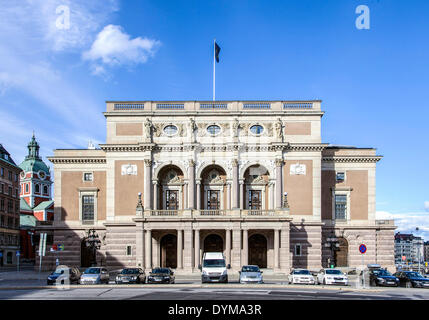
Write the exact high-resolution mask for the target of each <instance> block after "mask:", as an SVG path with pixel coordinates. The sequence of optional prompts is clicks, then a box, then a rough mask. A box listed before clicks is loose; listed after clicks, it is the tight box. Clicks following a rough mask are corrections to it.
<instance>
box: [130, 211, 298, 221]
mask: <svg viewBox="0 0 429 320" xmlns="http://www.w3.org/2000/svg"><path fill="white" fill-rule="evenodd" d="M137 218H144V219H150V220H158V219H159V220H166V219H167V220H169V219H170V220H171V219H174V220H175V219H201V220H208V219H210V220H212V219H213V220H222V219H232V218H234V219H270V218H274V219H276V218H290V211H289V208H283V209H277V210H242V209H235V210H234V209H232V210H192V209H188V210H144V212H143V214H142V215H137Z"/></svg>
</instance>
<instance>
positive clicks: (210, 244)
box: [204, 234, 223, 252]
mask: <svg viewBox="0 0 429 320" xmlns="http://www.w3.org/2000/svg"><path fill="white" fill-rule="evenodd" d="M204 252H223V239H222V237H221V236H219V235H217V234H210V235H208V236H207V237H206V238H205V239H204Z"/></svg>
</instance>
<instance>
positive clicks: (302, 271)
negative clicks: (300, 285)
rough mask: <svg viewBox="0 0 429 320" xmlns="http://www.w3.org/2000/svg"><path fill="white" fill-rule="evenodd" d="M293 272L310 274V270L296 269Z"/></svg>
mask: <svg viewBox="0 0 429 320" xmlns="http://www.w3.org/2000/svg"><path fill="white" fill-rule="evenodd" d="M293 274H310V271H308V270H294V272H293Z"/></svg>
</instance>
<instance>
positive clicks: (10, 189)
mask: <svg viewBox="0 0 429 320" xmlns="http://www.w3.org/2000/svg"><path fill="white" fill-rule="evenodd" d="M9 195H10V196H11V197H12V196H13V195H12V187H9Z"/></svg>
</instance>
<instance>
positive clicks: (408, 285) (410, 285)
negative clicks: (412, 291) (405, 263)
mask: <svg viewBox="0 0 429 320" xmlns="http://www.w3.org/2000/svg"><path fill="white" fill-rule="evenodd" d="M412 287H413V284H412V283H411V281H407V282H406V283H405V288H412Z"/></svg>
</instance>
